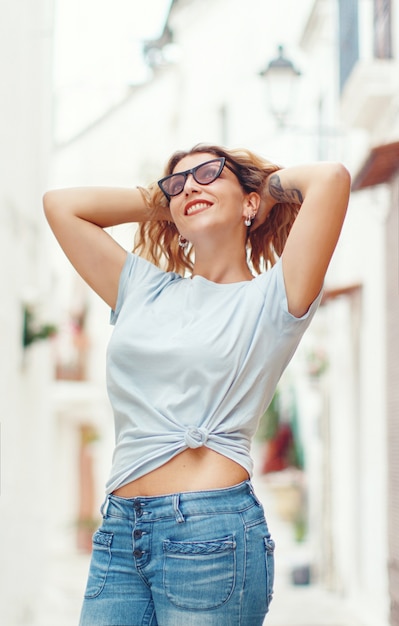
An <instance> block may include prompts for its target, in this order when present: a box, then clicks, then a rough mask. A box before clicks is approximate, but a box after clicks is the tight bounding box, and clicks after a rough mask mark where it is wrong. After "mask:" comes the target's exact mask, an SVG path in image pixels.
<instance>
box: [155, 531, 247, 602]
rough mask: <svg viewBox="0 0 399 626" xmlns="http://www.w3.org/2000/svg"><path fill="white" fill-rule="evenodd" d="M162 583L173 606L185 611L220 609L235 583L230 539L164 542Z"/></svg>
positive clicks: (233, 544) (234, 568)
mask: <svg viewBox="0 0 399 626" xmlns="http://www.w3.org/2000/svg"><path fill="white" fill-rule="evenodd" d="M163 550H164V564H163V584H164V589H165V593H166V595H167V597H168V598H169V600H170V601H171V602H172V603H173V604H174V605H175V606H178V607H180V608H183V609H189V610H197V611H200V610H209V609H214V608H216V607H218V606H221V605H222V604H224V603H225V602H227V600H228V599H229V598H230V596H231V594H232V593H233V590H234V586H235V581H236V542H235V539H234V537H233V536H229V537H223V538H222V539H212V540H209V541H169V540H167V541H164V542H163Z"/></svg>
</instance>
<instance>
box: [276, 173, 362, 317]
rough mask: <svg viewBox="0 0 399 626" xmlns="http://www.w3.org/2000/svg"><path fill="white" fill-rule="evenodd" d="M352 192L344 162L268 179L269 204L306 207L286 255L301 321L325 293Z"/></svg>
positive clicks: (292, 307)
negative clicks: (332, 259)
mask: <svg viewBox="0 0 399 626" xmlns="http://www.w3.org/2000/svg"><path fill="white" fill-rule="evenodd" d="M349 194H350V175H349V172H348V171H347V169H346V168H345V167H344V166H343V165H341V164H340V163H329V162H321V163H314V164H311V165H303V166H294V167H289V168H285V169H282V170H279V171H278V172H275V173H273V174H271V175H270V176H269V178H268V179H267V195H268V198H267V205H269V206H271V205H275V204H276V203H278V202H295V203H298V204H299V205H301V208H300V211H299V213H298V215H297V218H296V220H295V222H294V224H293V226H292V229H291V231H290V234H289V236H288V239H287V242H286V244H285V247H284V251H283V255H282V262H283V271H284V281H285V287H286V292H287V299H288V308H289V311H290V312H291V313H292V314H293V315H295V316H296V317H300V316H302V315H304V314H305V313H306V311H307V310H308V308H309V306H310V304H311V303H312V302H313V300H314V299H315V298H316V296H317V295H318V293H319V292H320V289H321V287H322V285H323V281H324V277H325V274H326V271H327V268H328V265H329V263H330V260H331V257H332V254H333V252H334V249H335V246H336V244H337V241H338V237H339V235H340V232H341V228H342V224H343V222H344V219H345V214H346V209H347V206H348V200H349Z"/></svg>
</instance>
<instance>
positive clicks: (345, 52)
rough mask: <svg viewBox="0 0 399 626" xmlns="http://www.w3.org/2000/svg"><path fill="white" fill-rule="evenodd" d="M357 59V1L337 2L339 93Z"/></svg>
mask: <svg viewBox="0 0 399 626" xmlns="http://www.w3.org/2000/svg"><path fill="white" fill-rule="evenodd" d="M358 58H359V13H358V0H339V88H340V91H341V92H342V90H343V88H344V85H345V83H346V81H347V79H348V77H349V75H350V73H351V72H352V70H353V67H354V65H355V64H356V62H357V60H358Z"/></svg>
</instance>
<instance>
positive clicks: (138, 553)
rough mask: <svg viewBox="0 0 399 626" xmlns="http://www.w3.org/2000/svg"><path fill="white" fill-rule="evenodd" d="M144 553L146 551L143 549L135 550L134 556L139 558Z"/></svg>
mask: <svg viewBox="0 0 399 626" xmlns="http://www.w3.org/2000/svg"><path fill="white" fill-rule="evenodd" d="M143 554H144V552H143V551H142V550H133V556H135V557H136V558H137V559H139V558H140V557H141V556H143Z"/></svg>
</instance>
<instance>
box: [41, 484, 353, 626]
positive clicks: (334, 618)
mask: <svg viewBox="0 0 399 626" xmlns="http://www.w3.org/2000/svg"><path fill="white" fill-rule="evenodd" d="M254 484H255V488H256V491H257V493H258V496H259V497H260V499H261V500H262V501H263V503H264V505H265V508H266V510H267V516H268V521H269V526H270V528H271V530H272V533H273V536H274V538H275V540H276V544H277V548H276V581H275V595H274V599H273V602H272V605H271V609H270V613H269V615H268V616H267V618H266V621H265V625H267V626H365V625H364V624H362V623H360V622H359V621H357V620H356V619H355V617H354V615H353V614H351V612H350V610H349V608H348V607H347V606H346V605H345V602H344V600H342V599H341V598H339V597H337V596H336V595H334V594H331V593H328V592H327V591H325V590H323V589H321V588H320V587H319V586H317V585H312V584H311V585H293V584H292V583H291V571H292V566H293V563H295V562H296V561H298V559H300V555H301V553H300V550H301V549H302V548H301V547H300V546H299V545H298V544H295V543H294V541H293V532H292V529H291V527H290V526H289V525H288V524H287V523H286V522H283V521H281V520H280V519H278V518H277V517H276V514H275V513H274V511H273V506H272V496H271V493H270V491H269V489H268V487H267V483H266V481H265V479H264V478H263V477H261V476H255V478H254ZM88 563H89V557H88V556H86V555H70V556H65V555H64V556H61V555H60V556H59V558H57V559H54V563H53V564H52V566H51V571H50V572H49V577H48V578H49V581H48V585H47V588H46V596H45V598H44V601H43V603H42V608H41V614H40V616H39V618H38V620H37V621H36V622H35V624H34V626H77V624H78V616H79V610H80V604H81V598H82V593H83V590H84V587H85V582H86V573H87V568H88ZM32 626H33V625H32ZM232 626H234V624H232Z"/></svg>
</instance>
